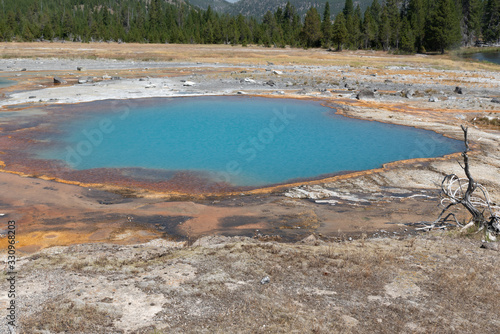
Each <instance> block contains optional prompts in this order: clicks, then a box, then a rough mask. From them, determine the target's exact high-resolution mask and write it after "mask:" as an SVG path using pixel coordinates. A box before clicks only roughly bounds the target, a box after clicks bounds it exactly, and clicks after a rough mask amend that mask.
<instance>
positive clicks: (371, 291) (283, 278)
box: [23, 234, 500, 333]
mask: <svg viewBox="0 0 500 334" xmlns="http://www.w3.org/2000/svg"><path fill="white" fill-rule="evenodd" d="M127 247H128V246H127ZM131 249H132V250H133V253H130V254H129V253H127V254H125V255H123V254H122V255H121V253H122V252H125V251H126V252H129V251H130V249H129V248H126V249H125V250H122V251H116V250H114V251H113V252H110V251H106V252H104V251H103V250H101V251H98V252H97V251H96V252H94V253H97V254H94V259H93V260H89V259H88V258H86V257H81V258H79V257H78V254H72V253H73V252H74V250H73V251H68V252H65V253H64V254H60V255H59V256H57V257H56V258H55V260H51V259H50V258H51V257H50V256H49V257H47V256H39V257H34V258H33V260H32V261H31V263H30V264H29V266H26V267H25V269H24V271H25V274H26V275H29V273H30V272H31V270H34V271H35V272H38V271H40V270H43V269H42V268H45V270H53V268H52V266H56V267H58V268H61V269H62V270H63V271H66V272H68V273H73V272H77V273H79V275H85V276H86V277H93V275H98V276H96V282H99V281H102V279H103V277H106V279H108V280H112V281H117V282H118V283H120V284H122V280H123V279H125V278H126V277H129V278H128V279H130V280H133V279H134V278H135V277H136V275H148V276H149V275H152V274H151V273H152V272H162V273H165V274H167V273H172V272H175V270H174V271H171V269H170V268H174V267H175V266H176V265H180V264H182V265H185V264H189V265H190V266H193V268H195V269H194V270H195V272H194V274H193V276H192V277H191V278H189V279H188V280H187V281H185V282H184V283H182V284H181V285H180V286H179V287H177V288H176V287H172V286H171V285H170V284H169V283H168V280H167V281H166V280H165V279H166V278H160V277H156V278H155V277H151V278H150V279H153V280H154V281H155V282H156V283H155V284H154V285H152V286H151V285H150V286H145V287H141V290H142V293H144V294H146V295H149V294H155V295H158V294H162V295H163V296H164V298H165V299H164V302H163V303H164V304H163V305H162V310H161V311H160V312H159V313H157V314H156V315H154V319H155V321H154V323H153V322H151V323H149V324H148V323H145V324H144V327H143V328H142V329H140V330H137V331H135V332H137V333H373V332H375V333H415V332H422V333H451V332H453V333H473V332H478V331H481V330H484V329H487V330H486V332H492V333H493V332H498V331H499V330H500V321H499V320H498V319H499V318H498V317H499V315H500V313H499V311H498V310H499V309H500V281H499V280H498V270H497V268H498V264H499V258H498V253H496V252H493V251H487V250H482V249H479V247H478V245H477V241H475V240H474V239H470V238H460V237H457V236H453V237H449V236H446V234H439V235H437V236H432V235H428V236H426V237H421V236H418V237H407V238H404V239H365V238H361V239H359V240H355V241H351V242H339V243H322V244H320V245H319V246H310V245H305V244H281V243H276V242H257V241H252V240H248V241H235V242H231V241H229V242H228V243H226V244H222V245H220V246H218V247H215V248H214V247H209V248H206V247H190V248H185V249H179V250H172V251H170V252H168V254H165V255H162V256H160V255H159V254H161V252H160V251H159V250H151V249H149V250H146V249H145V250H141V249H134V248H131ZM76 258H79V260H75V259H76ZM123 258H127V261H125V260H124V259H123ZM49 263H50V265H49ZM42 264H43V265H42ZM132 267H133V268H135V269H136V274H134V272H131V271H130V268H132ZM95 268H99V269H97V270H96V269H95ZM176 268H179V267H176ZM176 270H178V269H176ZM123 274H125V276H123ZM102 275H104V276H102ZM266 276H269V277H270V280H271V281H270V283H269V284H264V285H263V284H260V280H261V279H262V278H263V277H266ZM117 277H121V278H120V279H117ZM140 277H142V276H140ZM123 282H125V281H123ZM127 282H128V281H127ZM132 282H133V281H132ZM118 283H117V284H118ZM133 285H134V284H132V286H133ZM83 294H85V292H83ZM110 302H113V301H110ZM77 305H79V304H76V303H75V302H73V301H71V300H66V301H63V302H61V301H56V300H51V301H50V302H48V303H43V304H42V305H33V308H32V310H33V311H34V312H33V313H32V314H31V315H30V316H29V317H28V318H27V319H26V320H25V321H23V328H24V330H25V332H26V333H37V330H40V329H46V330H49V331H50V333H57V332H62V331H67V332H68V333H80V332H85V333H100V332H103V331H102V329H103V328H105V327H106V326H108V325H109V324H110V320H109V315H106V313H104V312H102V311H100V310H99V309H97V308H96V306H95V305H93V304H88V303H85V304H82V305H79V306H77ZM113 307H114V308H115V309H116V308H118V309H119V308H120V305H113ZM56 313H58V314H62V315H63V316H64V321H60V320H58V319H60V317H57V318H56V317H55V316H53V315H52V314H56ZM151 317H153V315H151ZM90 318H92V319H90ZM91 326H99V327H91ZM117 330H118V329H117V328H111V327H110V328H108V329H106V330H105V331H104V332H106V333H108V332H109V333H112V332H114V331H117Z"/></svg>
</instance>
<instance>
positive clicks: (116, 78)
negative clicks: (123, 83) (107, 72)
mask: <svg viewBox="0 0 500 334" xmlns="http://www.w3.org/2000/svg"><path fill="white" fill-rule="evenodd" d="M121 79H122V78H121V77H111V80H121Z"/></svg>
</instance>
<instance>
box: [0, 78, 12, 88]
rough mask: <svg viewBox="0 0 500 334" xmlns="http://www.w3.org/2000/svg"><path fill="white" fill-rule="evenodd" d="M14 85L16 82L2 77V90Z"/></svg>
mask: <svg viewBox="0 0 500 334" xmlns="http://www.w3.org/2000/svg"><path fill="white" fill-rule="evenodd" d="M13 83H14V81H12V80H8V79H5V78H3V77H0V88H5V87H9V86H10V85H12V84H13Z"/></svg>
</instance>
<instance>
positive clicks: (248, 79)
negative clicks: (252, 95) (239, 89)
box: [243, 78, 256, 84]
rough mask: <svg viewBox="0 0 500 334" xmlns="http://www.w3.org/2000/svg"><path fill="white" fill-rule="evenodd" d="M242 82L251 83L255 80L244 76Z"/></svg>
mask: <svg viewBox="0 0 500 334" xmlns="http://www.w3.org/2000/svg"><path fill="white" fill-rule="evenodd" d="M243 82H246V83H252V84H254V83H256V81H255V80H254V79H250V78H245V79H244V80H243Z"/></svg>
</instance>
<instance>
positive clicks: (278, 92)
mask: <svg viewBox="0 0 500 334" xmlns="http://www.w3.org/2000/svg"><path fill="white" fill-rule="evenodd" d="M276 94H278V95H285V92H284V91H282V90H277V91H276Z"/></svg>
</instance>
